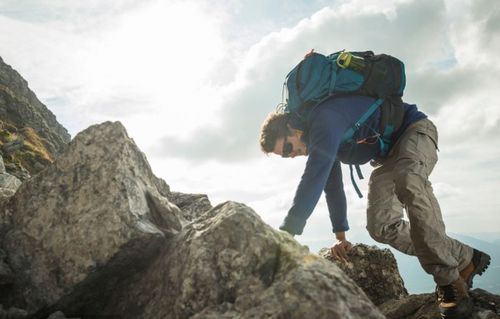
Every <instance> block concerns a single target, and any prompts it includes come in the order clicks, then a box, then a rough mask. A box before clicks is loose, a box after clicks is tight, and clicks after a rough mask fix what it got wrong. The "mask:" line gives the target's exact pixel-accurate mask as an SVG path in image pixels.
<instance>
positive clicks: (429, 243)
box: [392, 119, 472, 285]
mask: <svg viewBox="0 0 500 319" xmlns="http://www.w3.org/2000/svg"><path fill="white" fill-rule="evenodd" d="M437 140H438V136H437V130H436V127H435V126H434V124H432V122H431V121H430V120H427V119H424V120H421V121H419V122H417V123H415V124H414V125H412V126H411V127H409V128H408V129H407V131H406V132H405V133H404V134H403V136H401V138H400V140H399V141H398V143H397V144H396V145H395V146H394V154H393V155H392V156H394V157H395V166H394V182H395V194H396V196H397V197H398V199H399V200H400V201H401V202H402V203H403V204H404V206H405V208H406V211H407V214H408V218H409V220H410V225H411V227H410V237H411V240H412V242H413V245H414V248H415V252H416V255H417V257H418V259H419V261H420V264H421V265H422V267H423V269H424V270H425V271H426V272H427V273H429V274H431V275H433V277H434V281H435V282H436V283H437V284H438V285H447V284H449V283H451V282H453V281H454V280H456V278H457V277H458V275H459V270H461V269H463V268H465V266H467V264H468V263H469V262H470V260H471V258H472V248H470V247H469V246H466V245H465V244H463V243H461V242H459V241H457V240H455V239H452V238H450V237H448V236H447V235H446V230H445V225H444V222H443V218H442V215H441V210H440V207H439V204H438V201H437V200H436V197H435V196H434V192H433V189H432V186H431V183H430V182H429V175H430V174H431V172H432V170H433V169H434V166H435V164H436V162H437V152H436V151H437Z"/></svg>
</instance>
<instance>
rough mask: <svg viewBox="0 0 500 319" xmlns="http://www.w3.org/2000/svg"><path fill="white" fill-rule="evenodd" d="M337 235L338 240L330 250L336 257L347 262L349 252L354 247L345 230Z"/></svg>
mask: <svg viewBox="0 0 500 319" xmlns="http://www.w3.org/2000/svg"><path fill="white" fill-rule="evenodd" d="M335 235H336V237H337V242H336V243H335V244H333V246H332V248H330V252H331V254H332V256H333V257H334V258H336V259H338V260H340V261H342V262H343V263H346V262H348V261H349V258H348V257H347V253H348V252H349V251H350V250H351V249H352V244H351V242H349V241H348V240H347V239H346V237H345V233H344V232H342V233H337V234H335Z"/></svg>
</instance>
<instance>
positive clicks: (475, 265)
mask: <svg viewBox="0 0 500 319" xmlns="http://www.w3.org/2000/svg"><path fill="white" fill-rule="evenodd" d="M490 260H491V257H490V256H489V255H488V254H486V253H483V252H482V251H479V250H477V249H474V253H473V255H472V260H471V262H470V263H469V264H468V265H467V267H465V268H464V269H463V270H462V271H461V272H460V277H462V278H463V279H464V281H465V283H466V284H467V286H468V287H469V289H470V288H472V279H473V278H474V276H475V275H479V276H481V275H482V274H483V273H484V271H485V270H486V268H488V266H489V265H490Z"/></svg>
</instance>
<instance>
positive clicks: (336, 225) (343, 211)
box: [325, 160, 349, 233]
mask: <svg viewBox="0 0 500 319" xmlns="http://www.w3.org/2000/svg"><path fill="white" fill-rule="evenodd" d="M325 197H326V203H327V205H328V211H329V212H330V220H331V222H332V231H333V232H334V233H338V232H343V231H347V230H349V223H348V222H347V200H346V197H345V192H344V183H343V181H342V169H341V166H340V161H338V160H336V161H335V163H334V164H333V168H332V171H331V172H330V176H329V177H328V181H327V182H326V187H325Z"/></svg>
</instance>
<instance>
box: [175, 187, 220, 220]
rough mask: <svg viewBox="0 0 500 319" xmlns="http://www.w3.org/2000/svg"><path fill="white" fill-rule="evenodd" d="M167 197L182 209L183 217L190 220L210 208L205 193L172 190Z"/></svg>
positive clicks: (210, 205)
mask: <svg viewBox="0 0 500 319" xmlns="http://www.w3.org/2000/svg"><path fill="white" fill-rule="evenodd" d="M168 199H169V200H170V201H171V202H172V203H174V204H175V205H177V207H179V208H180V209H181V210H182V214H183V216H184V218H186V219H187V220H189V221H191V220H193V219H195V218H198V217H200V216H201V215H202V214H204V213H206V212H208V211H209V210H210V209H212V204H211V203H210V200H209V199H208V197H207V195H204V194H183V193H177V192H172V193H170V194H169V196H168Z"/></svg>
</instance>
